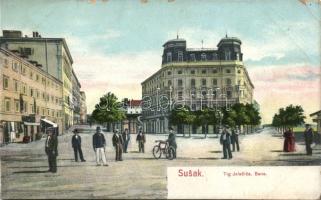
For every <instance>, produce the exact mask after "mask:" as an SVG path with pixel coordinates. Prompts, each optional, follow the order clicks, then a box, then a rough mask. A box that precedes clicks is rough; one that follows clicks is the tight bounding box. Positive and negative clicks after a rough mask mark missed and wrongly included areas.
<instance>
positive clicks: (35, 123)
mask: <svg viewBox="0 0 321 200" xmlns="http://www.w3.org/2000/svg"><path fill="white" fill-rule="evenodd" d="M23 124H24V125H27V126H40V123H37V122H23Z"/></svg>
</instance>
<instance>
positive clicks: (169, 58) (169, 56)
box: [166, 52, 172, 62]
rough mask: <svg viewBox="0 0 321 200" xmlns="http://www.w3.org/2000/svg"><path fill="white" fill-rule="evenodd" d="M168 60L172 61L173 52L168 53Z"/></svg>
mask: <svg viewBox="0 0 321 200" xmlns="http://www.w3.org/2000/svg"><path fill="white" fill-rule="evenodd" d="M166 60H167V62H172V53H171V52H168V53H167V59H166Z"/></svg>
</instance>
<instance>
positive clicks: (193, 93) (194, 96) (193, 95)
mask: <svg viewBox="0 0 321 200" xmlns="http://www.w3.org/2000/svg"><path fill="white" fill-rule="evenodd" d="M191 96H192V99H195V98H196V91H195V90H192V91H191Z"/></svg>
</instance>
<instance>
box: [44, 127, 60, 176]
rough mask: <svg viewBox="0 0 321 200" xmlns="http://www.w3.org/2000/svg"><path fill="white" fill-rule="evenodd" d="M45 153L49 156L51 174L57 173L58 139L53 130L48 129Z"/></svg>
mask: <svg viewBox="0 0 321 200" xmlns="http://www.w3.org/2000/svg"><path fill="white" fill-rule="evenodd" d="M47 134H48V135H47V138H46V143H45V151H46V154H47V156H48V164H49V170H48V171H49V172H52V173H56V172H57V156H58V139H57V136H56V134H54V129H53V128H48V129H47Z"/></svg>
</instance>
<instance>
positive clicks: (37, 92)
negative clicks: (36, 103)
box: [36, 90, 39, 98]
mask: <svg viewBox="0 0 321 200" xmlns="http://www.w3.org/2000/svg"><path fill="white" fill-rule="evenodd" d="M36 97H37V98H39V90H37V91H36Z"/></svg>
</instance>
